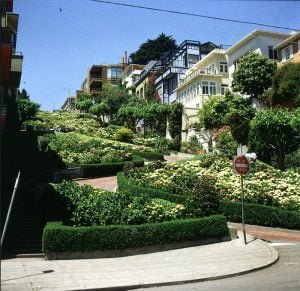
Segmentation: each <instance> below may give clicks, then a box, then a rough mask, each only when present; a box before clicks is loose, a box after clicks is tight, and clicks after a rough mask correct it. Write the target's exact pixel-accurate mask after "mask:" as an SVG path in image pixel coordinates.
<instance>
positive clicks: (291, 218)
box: [220, 201, 300, 229]
mask: <svg viewBox="0 0 300 291" xmlns="http://www.w3.org/2000/svg"><path fill="white" fill-rule="evenodd" d="M241 209H242V205H241V203H239V202H230V201H222V202H221V203H220V213H221V214H223V215H225V216H226V217H227V219H228V220H229V221H232V222H241V221H242V213H241ZM244 210H245V211H244V213H245V222H246V223H248V224H257V225H264V226H271V227H276V226H278V227H283V228H291V229H300V212H298V211H288V210H284V209H281V208H278V207H271V206H265V205H257V204H250V203H245V205H244Z"/></svg>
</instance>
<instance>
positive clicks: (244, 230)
mask: <svg viewBox="0 0 300 291" xmlns="http://www.w3.org/2000/svg"><path fill="white" fill-rule="evenodd" d="M240 176H241V189H242V193H241V194H242V195H241V196H242V225H243V236H244V242H245V245H246V244H247V238H246V229H245V215H244V179H243V175H240Z"/></svg>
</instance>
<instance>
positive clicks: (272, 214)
mask: <svg viewBox="0 0 300 291" xmlns="http://www.w3.org/2000/svg"><path fill="white" fill-rule="evenodd" d="M117 178H118V187H119V188H120V189H123V190H126V189H128V190H129V191H131V192H133V193H135V194H137V195H138V194H139V193H146V194H148V195H150V196H151V197H157V198H161V199H166V200H169V201H172V202H176V203H186V202H187V199H188V198H187V197H185V196H182V195H176V194H172V193H168V192H165V191H161V190H157V189H153V188H145V187H142V186H138V185H134V184H133V183H131V182H129V181H128V179H127V178H126V177H125V175H124V173H118V175H117ZM241 209H242V208H241V203H239V202H229V201H221V202H220V210H219V213H220V214H223V215H224V216H225V217H226V218H227V220H229V221H232V222H242V218H241V215H242V213H241ZM245 222H246V223H247V224H256V225H263V226H271V227H284V228H290V229H300V212H297V211H288V210H284V209H282V208H278V207H271V206H265V205H257V204H250V203H245Z"/></svg>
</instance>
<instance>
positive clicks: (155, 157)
mask: <svg viewBox="0 0 300 291" xmlns="http://www.w3.org/2000/svg"><path fill="white" fill-rule="evenodd" d="M134 153H135V154H136V155H139V156H141V157H143V158H145V159H147V160H155V161H156V160H160V161H164V160H165V159H164V155H163V154H161V153H152V152H134Z"/></svg>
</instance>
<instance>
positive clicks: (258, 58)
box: [232, 52, 276, 98]
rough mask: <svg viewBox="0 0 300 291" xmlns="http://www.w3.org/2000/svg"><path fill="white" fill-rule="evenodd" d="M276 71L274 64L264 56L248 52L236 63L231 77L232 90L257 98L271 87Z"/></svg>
mask: <svg viewBox="0 0 300 291" xmlns="http://www.w3.org/2000/svg"><path fill="white" fill-rule="evenodd" d="M275 71H276V64H275V63H274V62H272V61H271V60H269V59H268V58H267V57H266V56H262V55H260V54H258V53H256V52H249V53H247V54H246V55H245V56H244V57H242V58H241V61H240V62H239V64H238V67H237V69H236V70H235V71H234V73H233V75H232V78H233V82H232V87H233V89H234V91H238V92H240V93H242V94H247V95H249V96H250V97H251V98H259V97H261V96H262V94H263V93H264V92H265V91H266V90H267V89H268V88H270V87H271V85H272V81H273V77H274V74H275Z"/></svg>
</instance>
